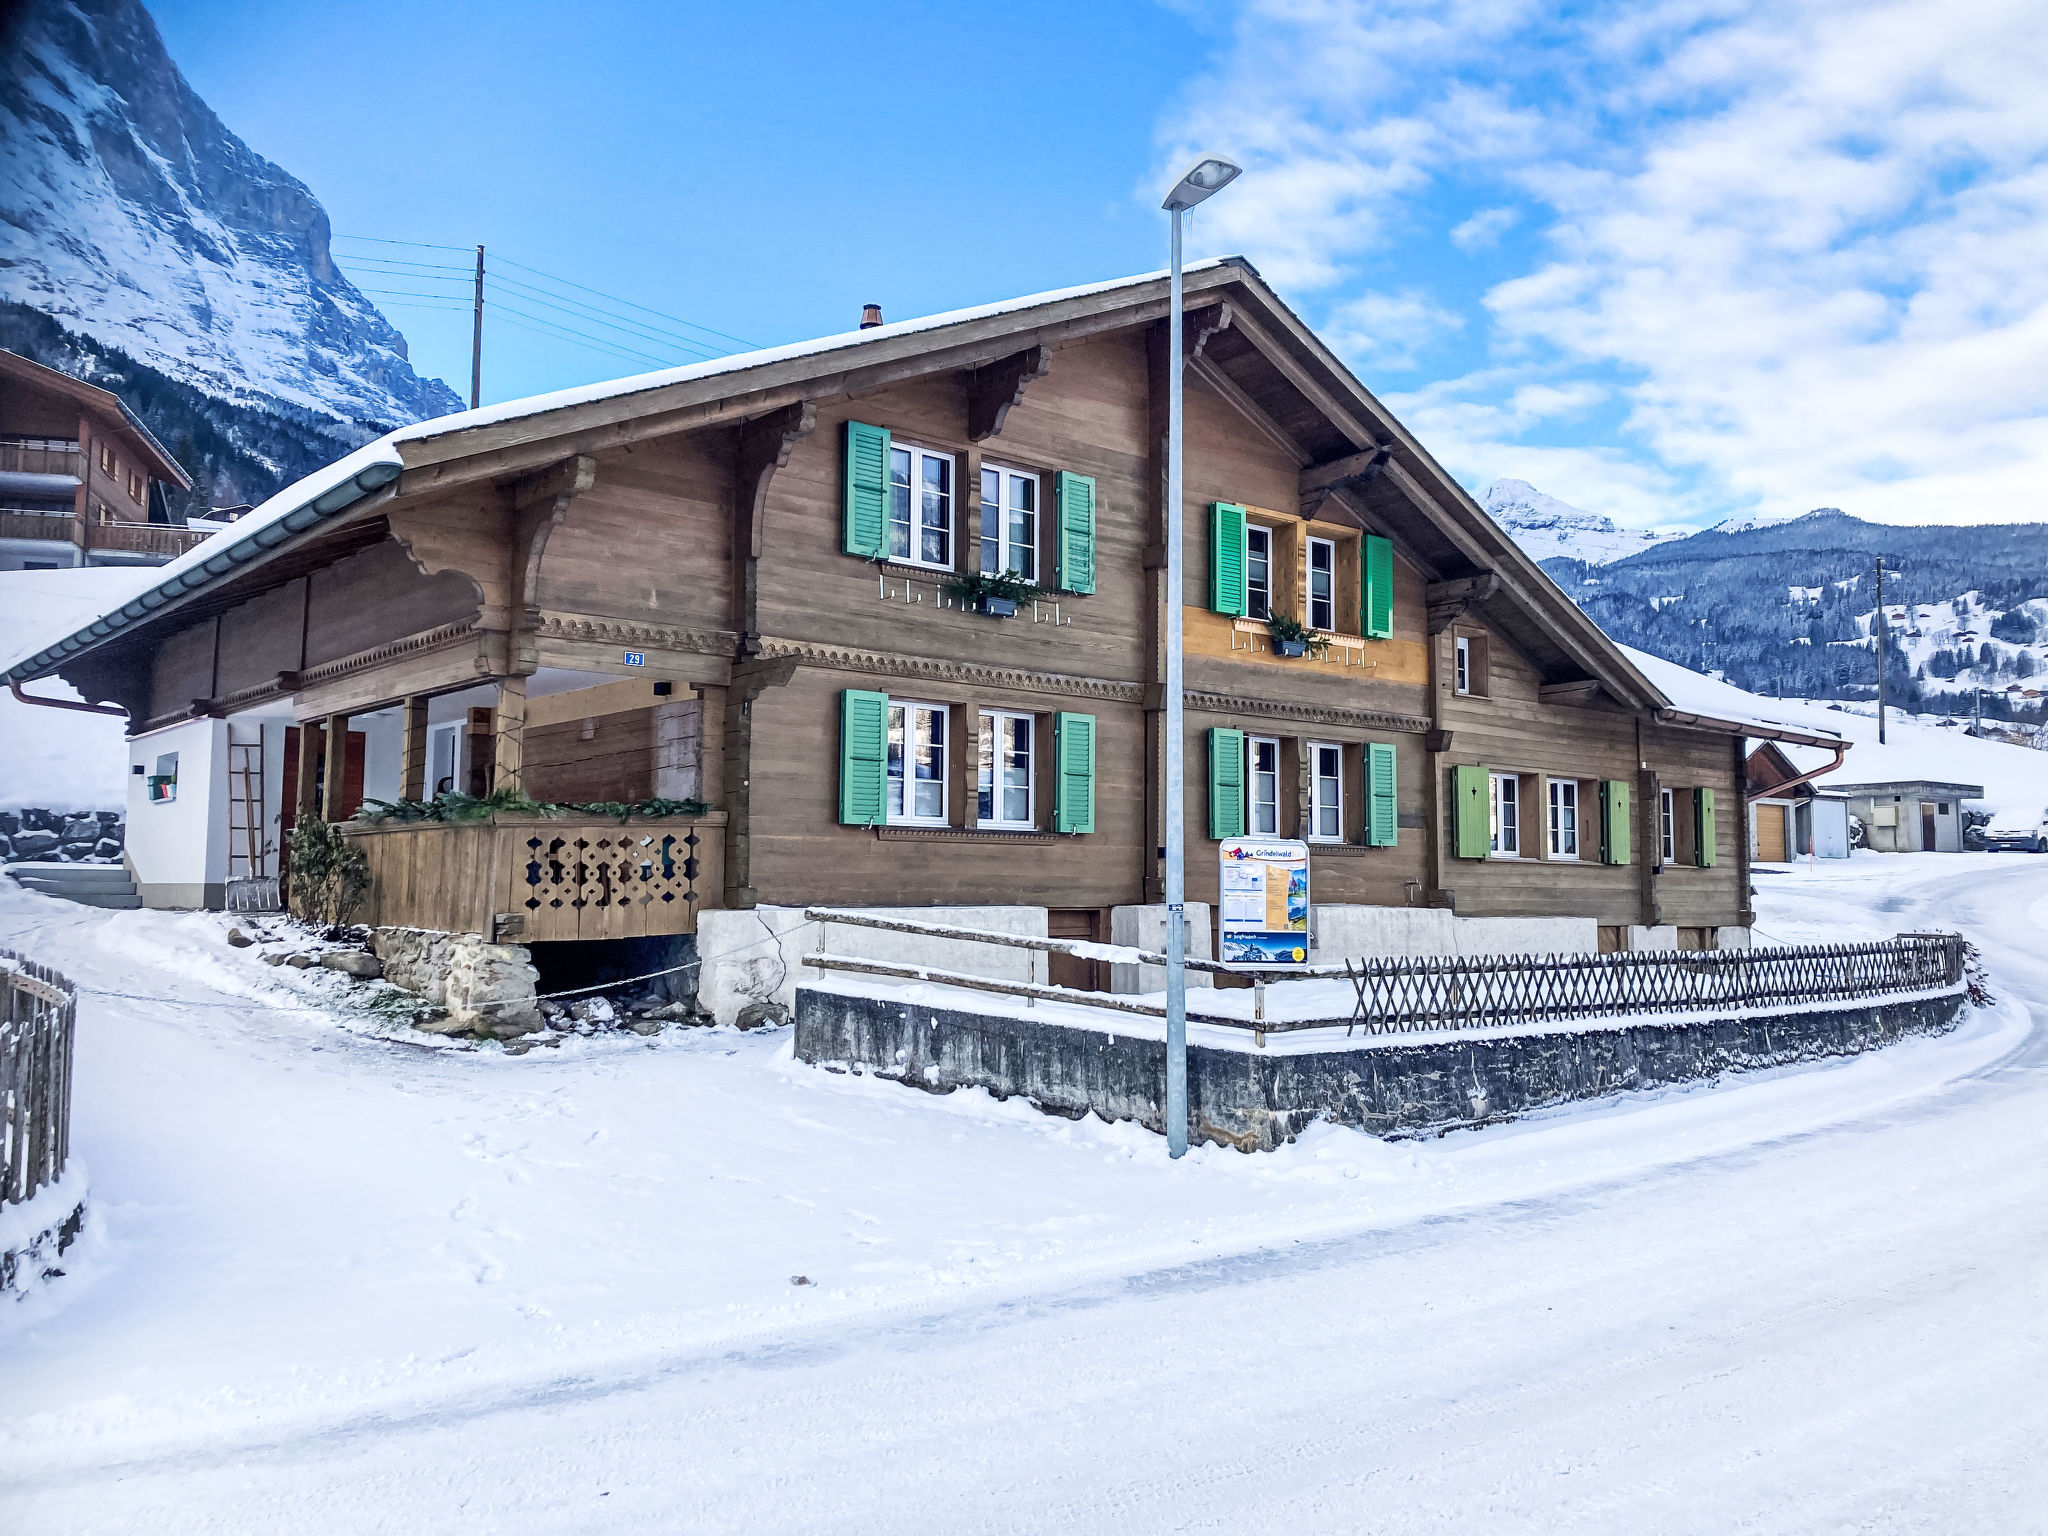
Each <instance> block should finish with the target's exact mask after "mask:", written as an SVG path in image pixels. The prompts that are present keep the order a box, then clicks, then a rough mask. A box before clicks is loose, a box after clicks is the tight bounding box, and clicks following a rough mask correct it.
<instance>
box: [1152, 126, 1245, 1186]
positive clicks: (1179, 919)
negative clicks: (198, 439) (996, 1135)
mask: <svg viewBox="0 0 2048 1536" xmlns="http://www.w3.org/2000/svg"><path fill="white" fill-rule="evenodd" d="M1242 169H1243V167H1241V166H1239V165H1237V164H1235V163H1233V162H1232V161H1229V160H1225V159H1223V158H1222V157H1221V156H1218V155H1205V156H1203V157H1202V158H1201V159H1199V160H1197V161H1196V162H1195V163H1194V164H1193V165H1191V166H1189V167H1188V168H1187V170H1186V171H1185V172H1184V173H1182V175H1181V178H1180V180H1178V181H1176V182H1175V183H1174V184H1173V190H1172V191H1171V192H1169V193H1167V194H1166V201H1165V202H1164V203H1162V204H1160V206H1161V207H1162V208H1164V209H1165V210H1166V211H1167V212H1168V213H1170V214H1172V215H1173V256H1172V261H1171V263H1170V272H1171V279H1170V283H1169V288H1170V292H1171V299H1170V303H1169V307H1168V311H1167V323H1166V358H1167V362H1166V764H1165V770H1164V772H1165V778H1166V808H1165V809H1166V1150H1167V1153H1168V1155H1169V1156H1172V1157H1179V1156H1181V1155H1182V1154H1184V1153H1185V1152H1186V1151H1187V1149H1188V967H1187V960H1188V918H1187V897H1188V869H1187V817H1186V813H1185V810H1184V809H1183V801H1184V799H1185V795H1184V794H1183V790H1184V788H1185V785H1186V770H1185V768H1184V766H1183V763H1182V759H1183V757H1184V756H1185V753H1184V752H1183V751H1182V745H1183V743H1182V735H1183V728H1182V723H1181V721H1182V715H1183V710H1182V694H1183V692H1184V691H1185V685H1184V684H1183V682H1182V674H1181V607H1182V596H1183V594H1182V591H1181V586H1182V581H1183V577H1182V574H1181V565H1182V560H1181V544H1182V542H1183V536H1182V531H1181V525H1182V524H1183V523H1184V522H1185V521H1186V519H1185V518H1184V517H1183V516H1182V515H1181V499H1182V497H1181V408H1180V382H1181V372H1182V369H1183V367H1184V365H1185V362H1186V359H1185V358H1184V357H1183V356H1182V350H1181V292H1180V221H1181V216H1182V215H1183V214H1185V213H1186V212H1187V211H1188V210H1189V209H1190V208H1192V207H1194V206H1195V205H1196V204H1197V203H1199V202H1201V201H1202V200H1203V199H1204V198H1206V197H1208V196H1209V195H1210V194H1211V193H1214V192H1220V191H1221V190H1222V189H1223V188H1225V187H1227V186H1229V185H1230V183H1231V182H1233V181H1235V180H1237V178H1238V175H1239V173H1240V171H1241V170H1242Z"/></svg>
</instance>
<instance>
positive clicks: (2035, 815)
mask: <svg viewBox="0 0 2048 1536" xmlns="http://www.w3.org/2000/svg"><path fill="white" fill-rule="evenodd" d="M1984 846H1985V848H1986V849H1987V850H1989V851H1990V852H1993V853H1999V852H2005V853H2048V806H2044V807H2042V808H2040V809H2039V810H2032V811H2005V812H2003V813H2001V814H1999V815H1997V816H1994V817H1992V818H1991V825H1990V826H1988V827H1986V828H1985V829H1984Z"/></svg>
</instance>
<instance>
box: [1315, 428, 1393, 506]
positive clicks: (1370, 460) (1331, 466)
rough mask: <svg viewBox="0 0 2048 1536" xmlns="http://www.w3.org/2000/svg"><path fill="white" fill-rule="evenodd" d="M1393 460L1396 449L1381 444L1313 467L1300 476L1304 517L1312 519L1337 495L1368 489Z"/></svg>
mask: <svg viewBox="0 0 2048 1536" xmlns="http://www.w3.org/2000/svg"><path fill="white" fill-rule="evenodd" d="M1393 456H1394V445H1393V444H1392V443H1381V444H1379V445H1378V446H1377V447H1374V448H1367V449H1364V450H1363V451H1361V452H1358V453H1347V454H1345V455H1344V457H1342V458H1341V459H1332V460H1330V461H1329V462H1328V463H1326V464H1311V465H1310V466H1309V467H1308V468H1306V469H1304V470H1303V471H1302V472H1301V484H1300V495H1301V515H1302V516H1303V517H1305V518H1310V519H1313V518H1314V517H1315V516H1316V514H1317V513H1319V512H1321V511H1322V509H1323V507H1324V504H1325V503H1327V502H1328V501H1329V500H1330V498H1331V497H1332V496H1334V495H1336V493H1337V492H1338V491H1340V490H1347V489H1349V490H1357V489H1361V488H1363V487H1364V486H1366V485H1369V484H1370V483H1371V482H1372V481H1374V480H1376V479H1378V478H1379V475H1380V473H1381V471H1383V470H1384V469H1385V468H1386V467H1387V463H1388V461H1389V460H1391V459H1392V458H1393Z"/></svg>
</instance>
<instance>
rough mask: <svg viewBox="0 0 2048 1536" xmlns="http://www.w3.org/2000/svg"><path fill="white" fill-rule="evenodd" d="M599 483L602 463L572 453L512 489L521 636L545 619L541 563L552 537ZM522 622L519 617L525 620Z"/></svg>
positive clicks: (514, 570) (515, 581) (514, 579)
mask: <svg viewBox="0 0 2048 1536" xmlns="http://www.w3.org/2000/svg"><path fill="white" fill-rule="evenodd" d="M595 484H597V460H596V459H594V458H592V457H591V456H590V455H589V454H587V453H578V454H572V455H571V456H570V457H568V458H566V459H563V460H561V461H560V462H559V463H556V464H552V465H550V466H549V467H548V468H546V469H544V470H542V471H541V472H540V473H539V474H536V475H526V476H522V477H521V478H520V479H517V480H515V481H513V482H512V484H511V485H510V486H509V487H508V488H507V489H508V491H509V499H510V501H511V503H512V539H513V546H512V560H513V565H512V611H513V614H514V615H515V623H517V624H518V627H519V629H520V630H521V631H522V632H527V631H531V630H532V628H533V627H534V625H535V624H536V623H537V622H538V619H539V614H540V562H541V556H542V555H544V554H545V553H546V552H547V547H548V536H549V535H550V534H552V533H553V532H554V531H555V529H557V528H558V527H560V526H561V524H562V520H563V519H564V518H566V517H567V516H568V515H569V508H570V507H572V506H574V505H575V503H576V498H577V497H578V496H581V495H582V494H583V493H584V492H585V491H587V490H589V489H590V488H591V487H592V486H593V485H595ZM522 615H523V618H521V617H519V616H522Z"/></svg>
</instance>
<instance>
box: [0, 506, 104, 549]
mask: <svg viewBox="0 0 2048 1536" xmlns="http://www.w3.org/2000/svg"><path fill="white" fill-rule="evenodd" d="M0 539H48V540H50V541H52V542H53V543H60V544H69V545H70V546H71V547H72V548H74V549H76V548H77V547H78V546H79V545H81V544H83V543H84V542H85V520H84V519H83V518H78V517H70V516H67V515H65V514H63V513H59V512H37V511H34V510H31V509H26V508H22V507H0Z"/></svg>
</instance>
